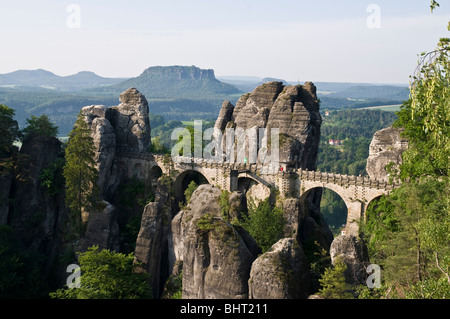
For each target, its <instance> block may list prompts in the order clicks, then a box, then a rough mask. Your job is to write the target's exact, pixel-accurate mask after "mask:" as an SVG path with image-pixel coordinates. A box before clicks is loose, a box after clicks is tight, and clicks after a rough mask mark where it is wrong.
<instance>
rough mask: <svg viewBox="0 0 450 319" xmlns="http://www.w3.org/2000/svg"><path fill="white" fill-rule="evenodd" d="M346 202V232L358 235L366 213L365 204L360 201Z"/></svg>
mask: <svg viewBox="0 0 450 319" xmlns="http://www.w3.org/2000/svg"><path fill="white" fill-rule="evenodd" d="M344 201H345V200H344ZM345 204H346V205H347V224H346V225H345V234H346V235H352V236H358V234H359V224H360V222H361V221H362V218H363V215H364V204H363V203H362V202H360V201H352V202H349V201H345Z"/></svg>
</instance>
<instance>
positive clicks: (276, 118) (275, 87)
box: [215, 82, 322, 170]
mask: <svg viewBox="0 0 450 319" xmlns="http://www.w3.org/2000/svg"><path fill="white" fill-rule="evenodd" d="M321 123H322V118H321V116H320V113H319V102H318V100H317V95H316V87H315V86H314V84H312V83H311V82H307V83H305V84H304V85H296V86H284V85H283V83H282V82H268V83H264V84H262V85H260V86H258V87H257V88H256V89H255V90H254V91H253V92H252V93H248V94H245V95H243V96H242V97H241V98H240V99H239V100H238V101H237V103H236V106H234V107H233V105H232V104H231V103H230V102H229V101H225V102H224V103H223V105H222V109H221V110H220V114H219V117H218V119H217V121H216V123H215V128H217V129H219V130H221V131H223V130H224V129H226V128H235V129H239V128H241V129H244V130H247V129H250V128H254V127H256V128H265V129H267V132H266V133H267V136H266V137H265V139H266V142H267V141H270V133H269V132H270V131H271V129H278V130H279V133H280V135H279V146H280V149H279V156H280V158H279V160H280V163H282V164H286V165H287V166H288V167H297V168H303V169H309V170H314V169H315V168H316V159H317V153H318V149H319V140H320V125H321ZM224 140H225V137H224ZM263 143H264V142H263ZM224 144H225V143H224Z"/></svg>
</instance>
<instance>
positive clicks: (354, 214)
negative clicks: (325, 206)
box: [300, 181, 365, 235]
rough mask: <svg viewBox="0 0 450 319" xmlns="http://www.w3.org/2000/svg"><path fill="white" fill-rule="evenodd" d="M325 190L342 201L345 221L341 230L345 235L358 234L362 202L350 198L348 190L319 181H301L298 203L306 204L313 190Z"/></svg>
mask: <svg viewBox="0 0 450 319" xmlns="http://www.w3.org/2000/svg"><path fill="white" fill-rule="evenodd" d="M319 188H322V189H323V188H327V189H330V190H332V191H333V192H335V193H336V194H337V195H339V197H340V198H341V199H342V200H343V201H344V203H345V206H346V207H347V221H346V223H345V227H344V229H343V231H344V233H345V234H352V235H356V234H358V229H359V222H360V221H361V218H362V217H363V215H364V207H365V205H364V202H363V201H362V200H361V199H358V198H357V197H355V198H353V197H352V191H351V189H350V188H348V187H345V186H341V185H340V184H337V183H324V182H319V181H302V186H301V192H300V193H301V194H300V201H301V203H302V205H303V204H304V203H306V199H307V196H308V194H309V193H310V192H311V190H313V189H319Z"/></svg>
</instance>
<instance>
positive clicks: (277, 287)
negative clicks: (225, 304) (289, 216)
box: [249, 238, 310, 299]
mask: <svg viewBox="0 0 450 319" xmlns="http://www.w3.org/2000/svg"><path fill="white" fill-rule="evenodd" d="M309 293H310V278H309V262H308V260H307V259H306V256H305V254H304V252H303V249H302V247H301V245H299V243H298V242H297V241H296V240H295V239H293V238H284V239H280V240H279V241H278V242H277V243H276V244H274V245H273V246H272V248H271V249H270V250H269V251H268V252H266V253H265V254H263V255H261V256H259V257H258V259H256V260H255V261H254V262H253V264H252V269H251V272H250V279H249V294H250V296H249V297H250V298H251V299H302V298H307V297H308V295H309Z"/></svg>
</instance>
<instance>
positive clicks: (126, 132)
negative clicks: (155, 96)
mask: <svg viewBox="0 0 450 319" xmlns="http://www.w3.org/2000/svg"><path fill="white" fill-rule="evenodd" d="M120 102H121V103H120V104H119V105H117V106H112V107H109V108H108V107H105V106H103V105H91V106H86V107H84V108H83V109H82V110H81V112H82V114H83V115H84V116H85V121H86V122H87V124H88V126H89V128H90V129H91V132H92V133H91V136H92V138H93V140H94V146H95V158H94V159H95V161H96V163H97V169H98V171H99V179H98V185H99V187H100V189H101V190H102V193H103V196H104V198H105V199H109V197H110V196H111V192H109V189H108V188H109V187H111V186H112V188H113V189H114V186H117V185H116V184H117V181H115V180H114V176H113V175H114V174H113V172H112V171H113V170H114V165H113V164H114V158H115V156H116V153H117V152H127V153H129V152H132V153H143V152H146V151H147V149H148V148H149V147H150V145H151V138H150V133H151V131H150V119H149V108H148V102H147V99H146V98H145V96H144V95H142V94H141V93H140V92H139V91H138V90H137V89H135V88H130V89H128V90H126V91H125V92H123V93H122V94H120ZM116 169H117V168H116ZM111 184H113V185H111ZM108 192H109V193H108Z"/></svg>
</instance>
